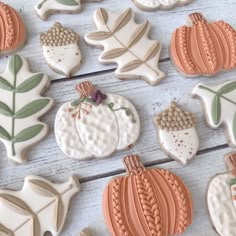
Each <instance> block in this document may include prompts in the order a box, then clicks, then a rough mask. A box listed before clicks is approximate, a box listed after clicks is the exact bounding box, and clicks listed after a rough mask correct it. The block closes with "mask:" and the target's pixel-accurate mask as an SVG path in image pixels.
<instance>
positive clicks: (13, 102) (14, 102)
mask: <svg viewBox="0 0 236 236" xmlns="http://www.w3.org/2000/svg"><path fill="white" fill-rule="evenodd" d="M13 87H14V90H13V98H12V112H13V117H12V131H11V136H12V137H14V136H15V112H16V107H15V105H16V91H15V89H16V74H15V75H14V84H13ZM11 146H12V155H13V156H15V155H16V151H15V143H14V141H12V144H11Z"/></svg>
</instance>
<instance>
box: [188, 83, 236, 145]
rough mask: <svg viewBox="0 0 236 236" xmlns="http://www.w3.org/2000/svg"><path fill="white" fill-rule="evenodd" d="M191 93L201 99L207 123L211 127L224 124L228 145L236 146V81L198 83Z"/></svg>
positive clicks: (214, 127)
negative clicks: (212, 83) (209, 83)
mask: <svg viewBox="0 0 236 236" xmlns="http://www.w3.org/2000/svg"><path fill="white" fill-rule="evenodd" d="M192 95H193V97H196V98H199V99H201V101H202V104H203V106H204V108H205V114H206V120H207V123H208V125H209V126H210V127H211V128H213V129H216V128H218V127H219V126H221V125H224V126H225V129H226V131H227V140H228V143H229V145H230V146H232V147H236V82H235V81H229V82H226V83H224V84H220V85H216V86H208V85H205V84H198V85H197V86H196V87H195V88H194V89H193V92H192Z"/></svg>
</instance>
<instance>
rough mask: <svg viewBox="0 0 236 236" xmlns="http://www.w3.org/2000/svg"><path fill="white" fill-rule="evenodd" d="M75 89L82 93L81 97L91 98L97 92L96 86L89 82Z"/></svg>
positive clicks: (78, 85)
mask: <svg viewBox="0 0 236 236" xmlns="http://www.w3.org/2000/svg"><path fill="white" fill-rule="evenodd" d="M75 89H76V90H77V91H78V92H79V93H80V97H89V96H91V94H92V93H93V92H94V91H95V90H96V88H95V86H94V85H93V84H92V83H91V82H89V81H85V82H82V83H80V84H77V85H76V86H75Z"/></svg>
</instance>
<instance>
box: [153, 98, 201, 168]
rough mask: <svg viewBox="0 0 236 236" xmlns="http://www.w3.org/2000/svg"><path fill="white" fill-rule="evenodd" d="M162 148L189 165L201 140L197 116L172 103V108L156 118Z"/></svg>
mask: <svg viewBox="0 0 236 236" xmlns="http://www.w3.org/2000/svg"><path fill="white" fill-rule="evenodd" d="M154 122H155V124H156V125H157V127H158V139H159V142H160V146H161V148H163V150H164V151H165V152H166V153H167V154H168V155H169V156H170V157H172V158H174V159H176V160H177V161H179V162H181V163H182V164H184V165H185V164H187V162H188V161H190V160H191V159H192V158H193V157H194V156H195V155H196V153H197V150H198V147H199V138H198V134H197V131H196V128H195V123H196V119H195V115H194V114H192V113H190V112H188V111H183V110H182V109H180V108H179V107H178V106H177V104H176V103H174V102H172V103H171V105H170V108H168V109H167V110H166V111H163V112H162V113H161V114H159V115H157V116H156V117H155V118H154Z"/></svg>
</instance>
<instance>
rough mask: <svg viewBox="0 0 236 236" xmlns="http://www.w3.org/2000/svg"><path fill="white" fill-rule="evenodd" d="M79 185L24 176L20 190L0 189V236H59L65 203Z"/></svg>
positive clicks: (77, 183)
mask: <svg viewBox="0 0 236 236" xmlns="http://www.w3.org/2000/svg"><path fill="white" fill-rule="evenodd" d="M79 185H80V184H79V182H78V180H77V179H76V178H75V177H71V178H70V179H69V181H68V182H66V183H63V184H53V183H51V182H49V181H47V180H45V179H43V178H41V177H38V176H34V175H32V176H28V177H26V179H25V183H24V186H23V188H22V190H20V191H11V190H0V222H1V223H0V235H12V236H13V235H14V236H23V235H24V236H41V235H45V233H46V232H51V234H52V235H53V236H57V235H59V234H60V232H61V230H62V228H63V225H64V222H65V219H66V215H67V212H68V206H69V201H70V199H71V197H72V196H73V195H75V194H76V193H78V192H79V191H80V187H79Z"/></svg>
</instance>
